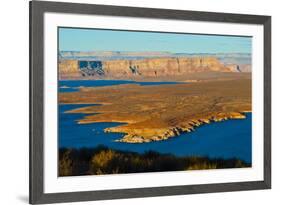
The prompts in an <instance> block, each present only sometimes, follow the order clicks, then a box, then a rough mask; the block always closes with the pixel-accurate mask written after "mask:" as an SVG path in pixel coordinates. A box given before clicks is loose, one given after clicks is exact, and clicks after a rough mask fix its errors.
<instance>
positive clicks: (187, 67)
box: [59, 57, 236, 79]
mask: <svg viewBox="0 0 281 205" xmlns="http://www.w3.org/2000/svg"><path fill="white" fill-rule="evenodd" d="M214 71H215V72H236V71H235V68H234V67H233V66H232V67H227V66H225V65H224V64H222V63H221V62H220V61H219V60H218V59H217V58H215V57H177V58H173V57H164V58H147V59H142V60H110V61H99V62H97V61H82V60H60V61H59V77H60V79H79V78H93V79H99V78H101V79H103V78H105V79H106V78H108V79H112V78H120V79H131V78H134V77H143V78H146V77H163V76H180V75H188V74H190V73H198V72H214Z"/></svg>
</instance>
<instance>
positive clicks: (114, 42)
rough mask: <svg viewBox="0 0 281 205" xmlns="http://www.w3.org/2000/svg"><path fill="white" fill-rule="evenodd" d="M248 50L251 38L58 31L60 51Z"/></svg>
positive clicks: (209, 51) (186, 51)
mask: <svg viewBox="0 0 281 205" xmlns="http://www.w3.org/2000/svg"><path fill="white" fill-rule="evenodd" d="M251 48H252V38H251V37H238V36H215V35H194V34H175V33H157V32H135V31H114V30H99V29H81V28H78V29H73V28H59V50H60V51H168V52H172V53H251Z"/></svg>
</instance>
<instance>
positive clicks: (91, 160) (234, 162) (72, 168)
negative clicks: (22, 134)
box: [59, 146, 251, 176]
mask: <svg viewBox="0 0 281 205" xmlns="http://www.w3.org/2000/svg"><path fill="white" fill-rule="evenodd" d="M250 166H251V164H249V163H246V162H244V161H242V160H239V159H210V158H208V157H196V156H193V157H176V156H174V155H171V154H160V153H158V152H154V151H149V152H146V153H144V154H139V153H135V152H127V151H119V150H112V149H109V148H107V147H104V146H98V147H96V148H92V149H86V148H83V149H66V148H62V149H60V150H59V176H79V175H101V174H118V173H120V174H121V173H123V174H124V173H140V172H162V171H184V170H201V169H223V168H242V167H250Z"/></svg>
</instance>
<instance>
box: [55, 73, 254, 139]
mask: <svg viewBox="0 0 281 205" xmlns="http://www.w3.org/2000/svg"><path fill="white" fill-rule="evenodd" d="M59 103H78V104H83V103H84V104H85V103H86V104H101V105H100V106H89V107H83V108H79V109H75V110H71V111H68V112H69V113H85V114H89V115H87V116H85V118H83V119H80V120H79V122H78V123H95V122H123V123H126V124H125V125H120V126H117V127H112V128H110V127H109V128H106V129H105V131H106V132H121V133H125V135H124V137H123V138H122V139H120V140H119V141H122V142H127V143H143V142H151V141H159V140H165V139H168V138H170V137H174V136H177V135H179V134H180V133H182V132H190V131H192V130H193V129H194V128H195V127H197V126H199V125H201V124H205V123H210V122H213V121H215V122H216V121H222V120H226V119H243V118H245V115H244V114H243V113H244V112H248V111H251V79H249V78H248V79H246V78H245V79H241V78H237V79H232V80H219V81H217V80H216V81H205V82H196V83H190V84H175V85H161V86H139V85H118V86H108V87H96V88H81V89H80V91H79V92H73V93H60V94H59ZM91 114H92V115H91Z"/></svg>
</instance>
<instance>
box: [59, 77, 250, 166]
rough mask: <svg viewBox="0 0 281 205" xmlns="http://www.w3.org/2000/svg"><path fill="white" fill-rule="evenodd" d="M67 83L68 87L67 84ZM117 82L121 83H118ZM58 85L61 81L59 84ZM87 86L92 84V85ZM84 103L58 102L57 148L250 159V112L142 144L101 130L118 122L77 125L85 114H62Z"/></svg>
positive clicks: (105, 84)
mask: <svg viewBox="0 0 281 205" xmlns="http://www.w3.org/2000/svg"><path fill="white" fill-rule="evenodd" d="M65 82H66V81H65ZM68 82H71V83H69V84H68V83H66V84H67V85H65V86H68V87H76V86H77V85H78V86H81V84H79V82H76V81H68ZM83 82H84V81H83ZM85 82H86V81H85ZM125 82H132V81H125ZM76 83H77V84H76ZM99 83H100V86H107V85H108V83H106V82H102V81H99ZM114 83H117V84H118V82H117V81H113V84H114ZM164 83H165V82H164ZM70 84H71V85H72V86H70ZM102 84H103V85H102ZM119 84H122V83H120V82H119ZM123 84H125V83H123ZM147 84H149V83H147ZM60 85H62V84H61V83H60ZM91 85H92V86H93V84H91ZM111 85H112V84H111ZM114 85H116V84H114ZM78 86H77V87H78ZM83 86H85V85H83ZM144 86H145V84H144ZM64 89H66V88H64ZM85 106H89V105H59V147H69V148H70V147H71V148H81V147H96V146H98V145H105V146H108V147H110V148H113V149H119V150H128V151H134V152H139V153H143V152H145V151H148V150H154V151H158V152H161V153H172V154H174V155H177V156H208V157H222V158H233V157H236V158H239V159H243V160H245V161H247V162H251V158H252V153H251V152H252V140H251V136H252V129H251V127H252V114H251V113H248V114H246V116H247V117H246V119H243V120H227V121H223V122H217V123H211V124H206V125H202V126H200V127H198V128H196V130H195V131H194V132H191V133H184V134H181V135H180V136H178V137H174V138H170V139H168V140H164V141H159V142H150V143H142V144H129V143H121V142H115V141H114V140H116V139H120V138H122V136H123V135H124V134H122V133H104V132H103V130H104V128H107V127H113V126H117V125H120V124H121V123H112V122H108V123H92V124H77V120H79V119H81V118H83V117H84V116H85V114H70V113H65V111H67V110H71V109H75V108H79V107H85ZM96 106H98V105H96Z"/></svg>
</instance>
